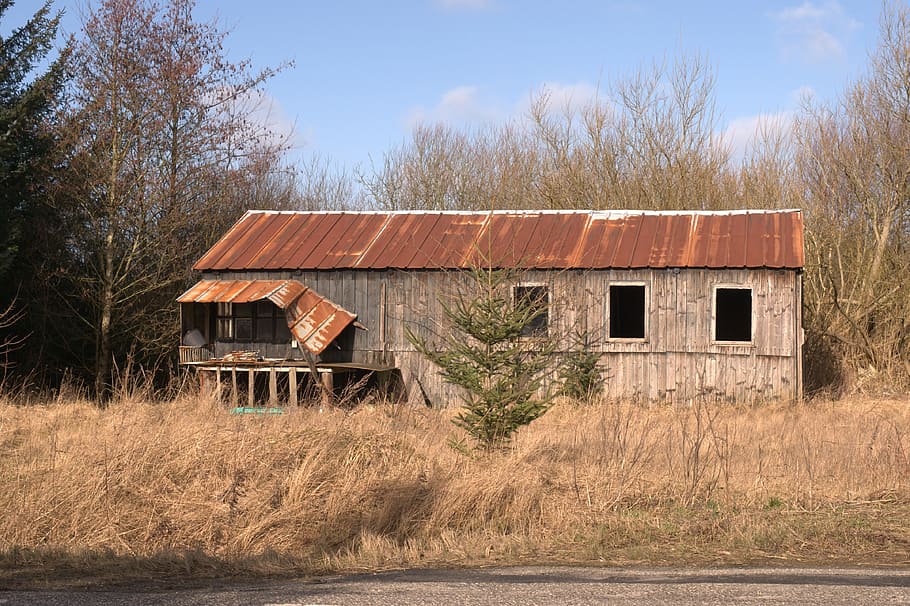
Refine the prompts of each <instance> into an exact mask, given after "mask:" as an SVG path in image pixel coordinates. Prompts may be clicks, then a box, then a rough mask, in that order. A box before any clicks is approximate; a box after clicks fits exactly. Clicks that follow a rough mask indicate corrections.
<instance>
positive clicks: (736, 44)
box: [4, 0, 881, 169]
mask: <svg viewBox="0 0 910 606" xmlns="http://www.w3.org/2000/svg"><path fill="white" fill-rule="evenodd" d="M32 4H37V0H32V2H27V1H24V0H19V2H18V4H17V6H16V7H15V8H14V10H13V11H11V12H10V15H9V21H7V23H6V24H4V25H5V26H6V25H7V24H8V23H12V22H15V20H17V19H18V20H21V19H22V18H23V17H18V18H17V17H16V15H17V14H19V15H25V14H26V13H27V12H29V11H30V10H33V7H32V6H31V5H32ZM83 4H84V3H83V2H81V0H56V1H55V6H57V7H58V8H65V9H66V11H67V16H66V19H65V21H64V29H65V30H66V31H67V32H72V31H74V30H76V29H78V27H79V6H80V5H83ZM880 9H881V5H879V4H878V3H877V2H868V1H861V0H850V1H848V0H841V1H836V0H831V1H827V0H812V1H802V0H794V1H770V2H748V1H744V2H730V1H726V2H698V1H689V2H678V1H676V2H669V1H666V2H664V1H661V2H633V1H628V0H617V1H601V2H598V1H594V0H588V1H582V0H565V1H563V2H544V1H525V2H519V1H518V0H412V1H398V2H396V1H386V2H381V1H350V2H345V1H341V0H339V1H336V2H324V1H315V0H314V1H293V0H258V1H254V2H250V1H249V0H219V1H217V2H216V1H213V0H199V5H198V7H197V16H198V17H199V18H200V19H210V18H213V17H217V18H218V19H219V20H220V23H221V24H222V26H223V27H224V28H225V29H228V30H230V31H231V34H230V36H229V38H228V40H227V48H228V52H229V55H230V56H231V57H233V58H245V57H249V58H251V59H252V61H253V63H254V65H256V66H260V67H261V66H266V65H272V66H274V65H277V64H279V63H281V62H282V61H283V60H286V59H287V60H293V61H294V62H295V66H294V67H293V68H292V69H289V70H287V71H285V72H283V73H282V74H280V75H279V76H277V77H276V78H275V79H274V80H273V81H272V82H271V83H270V84H269V85H268V90H267V93H268V101H269V102H270V104H271V111H270V112H269V114H268V118H266V119H268V120H270V121H271V122H272V123H273V124H275V125H277V126H279V127H280V128H289V127H290V126H291V125H294V126H295V127H296V135H295V141H296V143H297V145H298V150H297V151H296V152H295V154H296V155H298V156H299V157H306V156H309V155H311V154H314V153H316V154H320V155H322V156H324V157H327V158H329V159H331V160H332V161H334V162H336V163H337V164H338V165H340V166H343V167H346V168H348V169H352V168H354V167H355V166H357V165H360V166H362V167H366V168H369V163H370V161H371V159H372V161H373V162H375V163H377V165H378V164H379V162H380V161H381V158H382V154H383V152H385V151H387V150H389V149H390V148H392V147H393V146H396V145H399V144H400V143H401V142H402V141H404V140H406V139H407V136H408V133H409V131H410V129H411V128H412V127H413V125H414V124H415V123H416V122H417V121H418V120H425V121H436V120H441V121H445V122H448V123H451V124H454V125H459V126H479V125H483V124H486V123H489V122H503V121H506V120H509V119H513V118H516V117H519V116H520V115H521V114H522V112H523V111H524V110H525V108H526V107H527V102H528V99H529V97H530V95H531V94H532V93H534V92H536V91H540V90H541V88H542V87H547V88H548V90H549V91H550V92H551V94H552V95H553V97H554V98H555V99H557V100H560V99H565V100H571V102H572V103H576V104H581V103H584V102H585V101H586V100H587V99H590V98H591V96H592V95H594V94H596V91H597V89H598V86H600V87H601V88H604V87H605V86H606V85H607V83H609V81H610V80H611V79H615V78H617V77H622V76H624V75H628V74H629V73H631V72H634V71H635V70H636V69H638V68H640V67H641V66H642V65H645V66H647V65H649V64H650V63H651V62H653V61H655V60H656V61H660V60H663V59H664V58H668V59H672V57H673V56H674V55H676V54H678V53H679V52H687V53H701V54H704V55H706V56H707V59H708V61H709V62H710V64H711V65H712V66H713V67H714V70H715V72H716V77H717V98H716V101H717V111H718V113H719V114H720V116H721V123H722V127H721V130H724V131H726V132H728V134H729V136H730V137H731V139H732V140H733V141H734V142H735V143H737V144H738V145H739V144H741V143H742V141H744V140H745V138H747V137H748V136H749V134H750V133H751V132H752V129H753V128H754V125H755V120H756V118H757V117H758V116H759V115H780V116H782V117H783V118H784V119H786V118H787V116H789V115H790V114H791V112H792V111H793V110H794V109H796V107H797V106H798V104H799V98H800V95H802V94H805V93H807V92H808V93H811V94H814V95H815V96H816V97H818V98H820V99H833V98H834V97H835V96H836V95H837V94H838V93H839V92H840V91H841V90H842V89H843V88H844V86H845V85H846V84H847V83H848V82H850V81H851V80H853V79H855V78H856V77H857V76H859V75H860V74H861V73H862V72H863V70H864V69H865V65H866V63H867V59H868V53H869V52H870V51H871V50H872V49H873V48H874V45H875V42H876V39H877V37H878V18H879V12H880ZM5 21H6V19H5ZM4 29H5V28H4ZM263 113H265V112H263Z"/></svg>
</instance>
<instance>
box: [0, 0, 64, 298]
mask: <svg viewBox="0 0 910 606" xmlns="http://www.w3.org/2000/svg"><path fill="white" fill-rule="evenodd" d="M12 5H13V1H12V0H0V22H2V21H3V17H4V15H5V14H6V13H7V11H8V10H9V8H10V7H11V6H12ZM59 23H60V13H59V12H58V13H56V14H54V15H52V14H51V2H50V0H48V1H47V2H45V3H44V5H43V6H42V7H41V8H40V9H38V11H37V12H36V13H35V14H34V15H33V16H32V18H31V19H29V21H28V22H27V23H25V24H24V25H22V26H21V27H17V28H14V29H13V30H12V32H11V33H10V34H9V36H8V37H6V38H5V39H2V38H0V284H2V285H3V287H0V288H2V291H0V303H8V302H9V300H10V299H11V298H12V297H13V296H15V294H16V292H17V291H18V286H19V285H18V284H16V282H19V281H20V280H10V279H9V277H10V273H11V270H13V266H14V265H15V264H16V263H17V260H18V259H19V258H20V257H21V254H20V247H21V245H22V242H23V240H27V239H28V238H29V237H30V236H29V234H28V229H31V228H33V227H34V226H30V225H29V220H28V219H29V216H30V215H31V214H32V213H33V212H34V206H35V205H37V204H38V201H40V200H41V197H42V195H43V187H42V184H43V183H45V182H46V177H45V175H46V174H47V173H46V170H47V164H48V159H49V157H50V153H51V150H52V146H51V140H50V137H49V136H48V135H47V134H46V132H45V131H44V129H43V128H42V125H43V121H44V119H45V118H46V117H47V116H48V115H49V114H50V112H51V110H52V109H53V107H54V104H55V100H56V98H57V96H58V93H59V91H60V88H61V84H62V81H63V65H62V61H61V60H60V59H58V60H57V61H55V62H53V63H51V65H50V67H48V68H47V70H46V71H44V73H41V74H37V75H36V73H35V72H36V70H37V69H38V66H39V65H41V63H42V62H43V61H45V60H46V58H47V57H48V54H49V53H50V50H51V47H52V45H53V42H54V39H55V38H56V35H57V27H58V25H59ZM18 277H21V276H18Z"/></svg>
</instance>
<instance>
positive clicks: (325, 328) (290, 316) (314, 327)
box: [177, 280, 357, 354]
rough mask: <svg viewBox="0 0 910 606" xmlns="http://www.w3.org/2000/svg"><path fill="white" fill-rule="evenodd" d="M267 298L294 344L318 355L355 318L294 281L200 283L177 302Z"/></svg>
mask: <svg viewBox="0 0 910 606" xmlns="http://www.w3.org/2000/svg"><path fill="white" fill-rule="evenodd" d="M265 299H268V300H269V301H271V302H272V303H274V304H275V305H277V306H278V307H280V308H281V309H283V310H284V313H285V319H286V320H287V323H288V327H289V328H290V329H291V334H292V335H294V338H295V339H296V340H297V342H298V343H299V344H300V345H301V346H303V347H305V348H306V349H308V350H309V351H311V352H313V353H314V354H320V353H322V352H323V351H325V348H326V347H328V346H329V343H331V342H332V341H334V340H335V339H336V338H337V337H338V335H340V334H341V332H342V331H343V330H344V329H345V328H347V326H348V325H349V324H350V323H351V322H353V321H354V320H356V319H357V315H356V314H353V313H351V312H349V311H348V310H346V309H344V308H343V307H341V306H339V305H336V304H335V303H333V302H332V301H330V300H328V299H326V298H325V297H323V296H322V295H320V294H319V293H317V292H315V291H313V290H312V289H310V288H308V287H306V286H304V285H303V284H301V283H300V282H298V281H297V280H200V281H199V282H197V283H196V284H194V285H193V287H192V288H190V289H189V290H188V291H186V292H185V293H183V294H182V295H180V296H179V297H178V298H177V301H178V302H180V303H253V302H255V301H262V300H265Z"/></svg>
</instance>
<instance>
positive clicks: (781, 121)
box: [721, 111, 794, 164]
mask: <svg viewBox="0 0 910 606" xmlns="http://www.w3.org/2000/svg"><path fill="white" fill-rule="evenodd" d="M793 117H794V114H793V112H792V111H782V112H777V113H767V114H756V115H754V116H743V117H740V118H735V119H733V120H731V121H730V123H729V124H728V125H727V128H726V130H724V132H723V133H722V134H721V141H722V142H723V144H724V145H728V146H729V147H730V156H731V160H732V161H733V162H734V164H738V163H739V162H741V161H742V160H743V158H746V157H747V156H748V155H749V153H750V152H751V151H752V150H754V149H755V147H756V146H757V145H760V144H761V140H762V137H763V136H768V137H770V138H774V136H775V135H779V136H788V135H789V133H790V131H791V130H792V128H793Z"/></svg>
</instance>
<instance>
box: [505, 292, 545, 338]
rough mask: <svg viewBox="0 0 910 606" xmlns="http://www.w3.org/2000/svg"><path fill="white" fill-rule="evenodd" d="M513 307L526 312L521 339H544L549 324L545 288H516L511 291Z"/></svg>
mask: <svg viewBox="0 0 910 606" xmlns="http://www.w3.org/2000/svg"><path fill="white" fill-rule="evenodd" d="M512 296H513V297H514V303H515V307H516V308H519V309H522V310H525V311H527V314H528V316H527V319H528V320H527V322H526V323H525V325H524V328H523V329H522V331H521V336H522V337H545V336H546V335H547V328H548V326H549V323H550V310H549V307H550V305H549V304H550V301H549V299H550V293H549V290H548V289H547V287H546V286H516V287H515V288H514V289H513V290H512Z"/></svg>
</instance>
